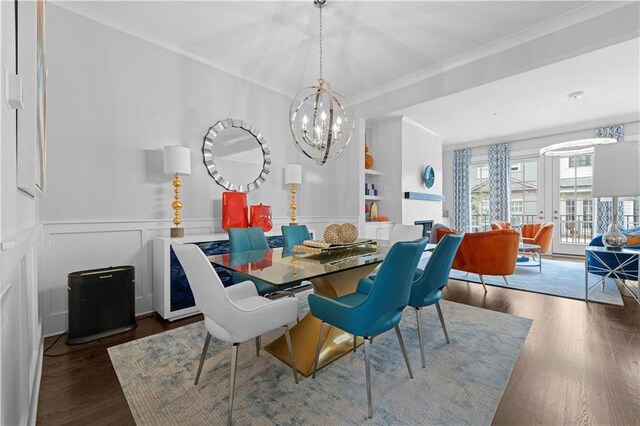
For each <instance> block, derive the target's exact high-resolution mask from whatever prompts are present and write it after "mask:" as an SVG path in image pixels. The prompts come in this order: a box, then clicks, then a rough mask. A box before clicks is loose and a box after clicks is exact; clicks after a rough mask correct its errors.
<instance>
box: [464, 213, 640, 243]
mask: <svg viewBox="0 0 640 426" xmlns="http://www.w3.org/2000/svg"><path fill="white" fill-rule="evenodd" d="M536 222H540V219H538V215H535V214H534V215H512V216H511V224H512V226H518V225H522V224H524V223H536ZM557 226H559V227H560V242H561V243H563V244H581V245H586V244H588V243H589V242H590V241H591V239H592V238H593V236H594V234H595V226H594V224H593V215H560V216H559V223H558V224H557ZM637 226H640V218H639V217H638V216H634V215H624V216H623V217H622V227H623V228H624V229H631V228H635V227H637ZM490 229H491V222H490V221H489V215H486V214H476V215H471V231H472V232H481V231H488V230H490Z"/></svg>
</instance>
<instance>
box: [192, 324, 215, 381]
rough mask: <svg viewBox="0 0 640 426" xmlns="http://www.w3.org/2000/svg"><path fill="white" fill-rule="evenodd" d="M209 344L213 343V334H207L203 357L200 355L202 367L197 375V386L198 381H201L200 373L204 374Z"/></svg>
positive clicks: (199, 366) (199, 367)
mask: <svg viewBox="0 0 640 426" xmlns="http://www.w3.org/2000/svg"><path fill="white" fill-rule="evenodd" d="M209 343H211V333H209V332H207V337H206V338H205V339H204V347H203V348H202V355H200V365H198V372H197V373H196V381H195V383H194V385H197V384H198V380H200V373H201V372H202V366H203V365H204V359H205V358H206V357H207V351H208V350H209Z"/></svg>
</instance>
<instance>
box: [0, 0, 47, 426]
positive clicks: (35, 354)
mask: <svg viewBox="0 0 640 426" xmlns="http://www.w3.org/2000/svg"><path fill="white" fill-rule="evenodd" d="M34 5H35V3H34V2H21V3H20V15H21V17H20V34H21V35H22V34H30V35H34V34H35V31H36V26H35V25H36V19H35V18H36V15H35V7H34ZM14 19H15V10H14V2H0V43H1V55H0V70H1V71H2V84H0V99H1V100H2V101H1V102H0V132H1V140H2V144H0V170H1V173H0V190H1V193H0V201H1V206H2V207H1V209H0V240H1V249H0V321H1V330H0V384H1V386H0V388H1V393H0V424H3V425H18V424H27V423H34V422H35V414H36V405H37V399H38V389H39V382H40V371H41V367H42V352H41V351H42V323H41V319H40V317H39V316H38V287H37V278H38V277H37V266H36V265H37V259H38V238H39V235H40V228H39V226H38V220H37V214H36V207H37V206H36V204H37V201H36V199H35V198H33V197H31V196H29V195H27V194H25V193H24V192H22V191H20V190H18V189H17V179H16V175H17V167H16V142H18V143H20V144H35V139H34V138H33V135H34V132H33V129H34V127H35V107H34V105H35V97H34V96H33V95H34V93H35V60H27V61H23V60H22V58H25V57H26V58H35V55H36V52H35V44H34V41H35V36H33V37H24V39H23V38H20V40H19V44H20V45H19V51H20V55H21V60H20V61H19V63H20V70H19V73H20V75H21V76H22V77H23V81H24V94H25V97H24V102H25V109H24V110H22V111H20V115H19V120H20V123H21V127H20V128H21V129H26V130H30V131H25V132H21V133H20V139H19V140H18V141H16V113H15V111H13V110H10V109H9V107H8V105H7V103H6V102H5V101H4V100H5V73H4V71H5V69H7V70H11V71H15V60H16V51H15V41H16V37H15V25H14ZM23 55H24V56H23ZM31 148H33V145H32V146H31ZM27 151H29V150H27ZM30 152H32V153H33V152H35V151H34V150H33V149H31V151H30ZM27 160H28V159H27ZM31 160H33V161H34V162H35V158H31ZM31 166H33V164H31ZM33 183H35V182H33Z"/></svg>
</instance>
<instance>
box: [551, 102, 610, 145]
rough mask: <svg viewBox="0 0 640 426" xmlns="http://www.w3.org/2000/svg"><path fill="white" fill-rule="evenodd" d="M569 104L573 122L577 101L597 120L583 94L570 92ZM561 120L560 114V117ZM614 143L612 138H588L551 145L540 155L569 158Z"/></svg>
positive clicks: (576, 118)
mask: <svg viewBox="0 0 640 426" xmlns="http://www.w3.org/2000/svg"><path fill="white" fill-rule="evenodd" d="M568 98H569V101H568V102H569V103H572V102H573V110H574V116H575V120H576V121H578V117H577V114H578V113H577V111H578V100H581V101H582V102H583V103H584V104H585V105H586V106H587V107H588V108H589V110H590V111H591V113H592V114H593V116H594V117H595V118H598V116H597V115H596V113H595V112H594V111H593V108H591V105H589V103H588V102H587V101H586V99H584V92H583V91H579V92H572V93H569V95H568ZM560 118H562V114H561V115H560ZM614 142H616V140H615V139H613V138H589V139H577V140H572V141H567V142H560V143H556V144H553V145H549V146H545V147H544V148H541V149H540V155H546V156H548V157H570V156H572V155H582V154H591V153H593V147H594V146H596V145H604V144H608V143H614Z"/></svg>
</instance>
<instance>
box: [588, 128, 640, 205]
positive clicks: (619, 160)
mask: <svg viewBox="0 0 640 426" xmlns="http://www.w3.org/2000/svg"><path fill="white" fill-rule="evenodd" d="M591 194H592V195H593V197H635V196H637V195H640V142H638V141H630V142H617V143H612V144H609V145H599V146H596V147H595V149H594V153H593V187H592V189H591Z"/></svg>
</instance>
